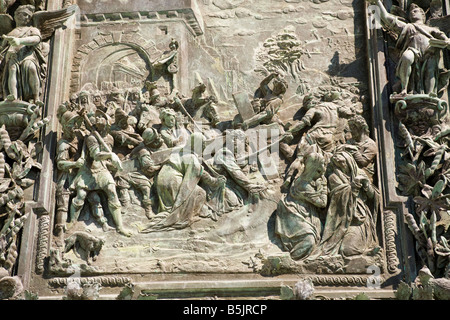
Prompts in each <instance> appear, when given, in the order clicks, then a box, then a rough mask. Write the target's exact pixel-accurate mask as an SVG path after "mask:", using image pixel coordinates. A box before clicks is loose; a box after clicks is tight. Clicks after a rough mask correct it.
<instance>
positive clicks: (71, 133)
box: [55, 105, 84, 235]
mask: <svg viewBox="0 0 450 320" xmlns="http://www.w3.org/2000/svg"><path fill="white" fill-rule="evenodd" d="M60 108H63V109H65V106H64V105H61V106H60ZM65 110H66V109H65ZM81 120H82V119H81V118H80V116H79V115H78V114H76V113H74V112H72V111H68V110H66V111H65V112H62V114H61V116H60V118H59V121H60V123H61V126H62V137H61V139H60V140H59V141H58V145H57V147H56V149H57V151H56V166H57V168H58V177H57V184H56V217H55V232H56V235H61V234H62V233H63V232H64V231H65V229H66V222H67V218H68V215H67V213H68V211H69V198H70V194H71V192H70V190H69V186H70V184H71V182H72V180H73V178H74V177H75V175H76V173H77V171H78V169H79V168H81V167H82V166H83V164H84V159H83V158H81V149H82V145H83V136H82V134H81V132H80V131H79V130H78V127H79V124H80V121H81Z"/></svg>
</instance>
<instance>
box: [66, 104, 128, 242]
mask: <svg viewBox="0 0 450 320" xmlns="http://www.w3.org/2000/svg"><path fill="white" fill-rule="evenodd" d="M109 126H110V125H109V123H108V117H107V116H106V114H105V113H103V112H101V111H100V110H97V111H96V113H95V124H94V127H93V128H91V130H93V131H92V132H91V134H90V135H89V136H87V137H86V138H85V143H84V151H83V152H84V159H85V164H84V166H82V167H81V168H80V170H79V171H78V173H77V175H76V177H75V179H74V181H73V183H72V186H71V188H72V189H73V190H74V191H76V196H75V197H74V198H73V199H72V203H71V206H70V219H71V222H70V226H72V225H73V224H74V223H75V222H76V221H77V219H78V217H79V215H80V212H81V210H82V208H83V205H84V202H85V200H86V197H87V195H88V193H89V192H91V191H96V192H99V191H103V192H104V194H105V195H106V197H107V200H108V201H107V204H108V208H109V211H110V212H111V215H112V217H113V220H114V223H115V224H116V229H117V231H118V232H119V233H121V234H123V235H126V236H130V235H131V232H130V231H128V230H127V229H125V228H124V226H123V223H122V213H121V204H120V201H119V197H118V195H117V191H116V184H115V181H114V178H113V175H112V174H111V172H110V170H120V169H121V168H120V166H119V163H120V161H119V160H118V157H117V155H116V154H115V153H113V152H111V150H112V146H113V145H114V139H113V137H112V136H111V135H110V134H109V132H108V131H109ZM94 130H95V131H94ZM108 160H111V162H108Z"/></svg>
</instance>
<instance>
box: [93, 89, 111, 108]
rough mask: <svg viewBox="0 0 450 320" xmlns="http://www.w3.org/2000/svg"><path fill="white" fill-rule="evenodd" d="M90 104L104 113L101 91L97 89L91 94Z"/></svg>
mask: <svg viewBox="0 0 450 320" xmlns="http://www.w3.org/2000/svg"><path fill="white" fill-rule="evenodd" d="M92 104H93V105H94V106H95V109H96V110H100V111H102V112H105V113H106V111H107V108H106V104H105V101H104V99H103V94H102V92H101V91H99V90H97V91H95V92H94V93H93V94H92Z"/></svg>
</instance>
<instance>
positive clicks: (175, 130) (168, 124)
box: [160, 108, 188, 148]
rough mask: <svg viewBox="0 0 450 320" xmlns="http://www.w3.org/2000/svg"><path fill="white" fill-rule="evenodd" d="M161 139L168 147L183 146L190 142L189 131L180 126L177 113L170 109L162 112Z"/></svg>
mask: <svg viewBox="0 0 450 320" xmlns="http://www.w3.org/2000/svg"><path fill="white" fill-rule="evenodd" d="M160 119H161V124H162V125H161V129H160V133H161V137H162V139H163V140H164V143H165V144H166V146H167V147H169V148H173V147H177V146H183V145H185V144H186V142H187V140H188V132H187V130H186V129H185V128H184V127H183V126H181V125H179V124H178V121H177V113H176V112H175V111H174V110H173V109H170V108H164V109H162V110H161V112H160Z"/></svg>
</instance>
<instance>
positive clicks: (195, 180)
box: [141, 132, 225, 233]
mask: <svg viewBox="0 0 450 320" xmlns="http://www.w3.org/2000/svg"><path fill="white" fill-rule="evenodd" d="M204 139H205V138H204V136H203V135H202V134H201V133H198V132H196V133H193V134H192V135H191V139H190V142H189V146H190V147H189V150H191V152H188V153H185V152H183V151H180V152H179V153H173V154H172V155H171V156H170V159H169V160H168V161H167V162H166V163H165V164H164V165H163V166H162V168H161V170H160V171H159V173H158V175H157V177H156V182H155V184H156V191H157V194H158V201H159V210H158V212H159V213H158V214H157V215H156V217H155V218H153V220H152V222H151V223H150V225H149V226H148V227H147V228H145V229H144V230H142V231H141V232H143V233H146V232H153V231H160V230H172V229H182V228H185V227H187V226H189V225H191V224H192V223H193V222H194V221H195V220H196V219H198V217H199V216H205V217H207V216H209V215H210V214H209V212H208V210H209V209H208V207H207V205H206V201H207V193H206V191H205V190H204V189H203V188H202V187H200V185H199V184H200V182H201V183H204V184H206V185H210V186H212V187H215V186H218V185H220V184H223V183H225V178H224V177H223V176H222V177H213V176H211V174H209V173H208V172H207V171H206V170H205V169H204V168H203V166H202V163H201V162H200V159H199V156H198V155H197V153H196V150H195V149H197V148H199V149H201V150H203V145H204ZM197 151H200V150H197Z"/></svg>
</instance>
